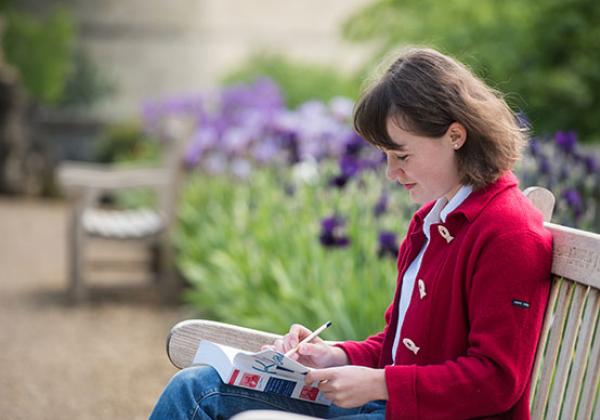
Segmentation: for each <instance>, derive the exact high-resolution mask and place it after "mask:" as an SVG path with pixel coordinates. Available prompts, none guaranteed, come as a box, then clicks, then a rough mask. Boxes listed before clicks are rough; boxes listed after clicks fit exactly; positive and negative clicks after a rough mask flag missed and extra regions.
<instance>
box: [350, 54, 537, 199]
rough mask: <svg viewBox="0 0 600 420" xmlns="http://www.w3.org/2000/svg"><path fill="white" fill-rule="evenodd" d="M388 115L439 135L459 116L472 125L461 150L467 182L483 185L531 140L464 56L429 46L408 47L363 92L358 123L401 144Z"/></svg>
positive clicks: (369, 133)
mask: <svg viewBox="0 0 600 420" xmlns="http://www.w3.org/2000/svg"><path fill="white" fill-rule="evenodd" d="M388 117H392V118H394V121H395V122H396V124H398V125H399V126H400V127H402V128H403V129H405V130H408V131H411V132H413V133H415V134H417V135H421V136H426V137H433V138H439V137H441V136H443V135H444V134H445V133H446V131H447V130H448V127H449V126H450V124H452V123H453V122H458V123H460V124H462V125H463V126H464V127H465V129H466V131H467V140H466V142H465V144H464V145H463V146H462V147H461V148H460V149H459V150H457V151H456V153H457V155H456V156H457V161H458V171H459V176H460V179H461V183H462V184H464V185H472V186H473V187H474V188H480V187H483V186H485V185H488V184H490V183H492V182H494V181H495V180H497V179H498V177H499V176H500V175H501V173H502V172H504V171H506V170H509V169H511V168H512V166H513V164H514V163H515V162H516V161H517V160H518V159H519V158H520V157H521V151H522V148H523V145H524V144H525V142H526V135H525V133H524V131H525V130H524V129H522V128H520V127H519V126H518V124H517V120H516V117H515V115H514V114H513V112H512V111H511V110H510V108H509V107H508V105H507V104H506V102H505V101H504V99H503V97H502V95H501V94H500V93H499V92H498V91H496V90H494V89H492V88H490V87H489V86H487V85H486V84H485V83H484V82H483V81H481V80H480V79H479V78H477V77H476V76H475V75H474V74H473V73H472V72H471V71H470V70H469V69H467V67H465V66H464V65H463V64H461V63H459V62H458V61H456V60H454V59H452V58H450V57H448V56H446V55H444V54H441V53H439V52H437V51H435V50H432V49H427V48H413V49H408V50H406V51H405V52H404V53H402V54H401V55H400V57H398V58H397V59H396V60H395V61H394V62H393V64H392V65H391V66H390V67H389V68H388V69H387V71H386V72H385V73H384V75H383V76H382V77H381V78H379V80H377V81H376V82H375V83H374V84H372V85H371V86H369V87H368V88H367V89H366V90H365V91H364V92H363V94H362V95H361V97H360V99H359V100H358V102H357V104H356V106H355V109H354V129H355V130H356V131H357V132H358V133H359V134H360V135H361V136H362V137H364V138H365V140H367V141H368V142H369V143H371V144H373V145H375V146H377V147H380V148H384V149H388V150H394V149H397V147H396V145H395V143H394V142H393V141H392V139H391V138H390V137H389V134H388V132H387V129H386V121H387V119H388Z"/></svg>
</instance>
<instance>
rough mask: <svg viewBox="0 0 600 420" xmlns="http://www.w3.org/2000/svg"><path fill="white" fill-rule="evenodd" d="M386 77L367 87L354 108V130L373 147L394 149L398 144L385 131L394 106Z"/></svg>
mask: <svg viewBox="0 0 600 420" xmlns="http://www.w3.org/2000/svg"><path fill="white" fill-rule="evenodd" d="M386 82H387V81H386V79H383V80H381V81H380V82H379V83H377V84H375V85H374V86H372V87H371V88H369V89H368V90H367V91H366V92H365V93H364V94H363V95H362V96H361V98H360V99H359V101H358V102H357V104H356V106H355V108H354V130H356V132H357V133H358V134H360V135H361V136H362V138H364V139H365V140H366V141H368V142H369V143H371V144H372V145H374V146H375V147H378V148H382V149H387V150H394V149H397V148H398V146H397V145H396V144H395V143H394V142H393V141H392V139H391V138H390V136H389V134H388V132H387V127H386V125H387V119H388V115H390V114H391V112H390V111H391V109H392V108H393V107H394V105H393V103H392V97H391V96H392V95H391V92H390V89H389V88H388V87H387V83H386Z"/></svg>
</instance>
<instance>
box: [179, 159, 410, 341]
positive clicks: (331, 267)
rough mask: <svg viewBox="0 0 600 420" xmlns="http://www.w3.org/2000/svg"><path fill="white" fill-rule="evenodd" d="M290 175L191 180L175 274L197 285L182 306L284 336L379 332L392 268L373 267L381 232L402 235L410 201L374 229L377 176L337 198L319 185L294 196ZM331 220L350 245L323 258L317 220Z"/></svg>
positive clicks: (399, 202)
mask: <svg viewBox="0 0 600 420" xmlns="http://www.w3.org/2000/svg"><path fill="white" fill-rule="evenodd" d="M330 169H331V168H330ZM288 172H289V171H286V172H283V170H281V171H279V172H278V171H276V170H274V169H261V170H259V171H258V172H255V173H254V175H253V177H252V178H251V180H250V182H240V180H233V179H228V178H226V177H225V176H217V177H215V176H213V177H208V176H205V175H202V174H197V175H195V176H194V177H193V178H192V179H191V180H190V182H189V184H188V185H187V187H186V189H185V193H184V196H183V197H184V198H183V200H182V203H181V205H180V210H179V220H180V223H179V226H178V229H177V234H176V240H175V242H176V246H177V248H178V255H179V256H178V266H179V268H180V269H181V270H182V272H183V274H184V276H185V277H186V278H187V279H188V280H189V281H190V282H191V283H192V285H193V289H192V290H191V291H189V292H188V293H187V295H186V297H187V300H188V301H189V302H191V303H193V304H194V305H195V307H196V308H197V309H198V310H200V311H201V313H202V315H203V316H208V317H211V318H213V319H218V320H221V321H225V322H231V323H235V324H239V325H244V326H247V327H252V328H260V329H265V330H269V331H275V332H280V333H284V332H285V331H287V330H288V328H289V325H290V324H292V323H302V324H305V325H306V326H308V327H309V328H316V327H317V326H318V325H320V324H321V323H323V322H324V321H325V320H328V319H331V320H333V327H332V328H331V329H330V331H328V332H327V334H326V335H325V337H326V338H329V339H342V338H346V339H347V338H356V339H360V338H364V337H366V336H367V335H369V334H371V333H374V332H376V331H378V330H379V329H381V328H382V327H383V324H384V320H383V313H384V311H385V309H386V307H387V305H388V304H389V302H390V301H391V298H392V294H393V291H394V285H395V279H396V278H395V271H396V264H395V260H394V259H392V258H385V259H378V258H377V256H376V251H377V244H378V238H377V232H378V229H380V228H381V229H388V230H394V231H396V232H398V234H399V235H403V234H404V233H405V230H406V227H407V220H403V219H402V216H401V215H402V214H403V213H402V210H401V209H404V208H406V206H405V204H406V203H405V201H403V200H406V196H404V195H403V196H393V197H392V198H391V199H392V201H391V207H392V210H391V211H390V213H389V214H386V215H384V216H383V217H382V218H379V219H377V218H375V217H374V216H373V212H372V207H371V206H372V204H373V203H374V202H375V201H376V199H377V197H378V195H379V194H380V192H381V188H382V185H383V181H382V180H381V179H380V178H379V177H377V176H375V175H374V174H373V173H368V174H365V175H363V178H362V179H361V180H358V181H357V180H353V181H352V182H351V183H350V184H349V185H348V186H347V187H346V189H345V190H343V191H340V190H338V189H335V188H327V187H325V185H324V184H325V183H326V182H325V179H326V177H323V178H322V179H323V181H321V182H318V183H314V184H306V183H304V184H298V185H295V187H294V193H293V195H290V192H289V190H290V186H291V185H293V184H292V182H291V180H290V179H288V176H287V174H288ZM323 172H325V170H323ZM331 173H333V171H331ZM285 185H288V187H287V188H285V187H284V186H285ZM286 191H287V192H286ZM336 212H337V213H338V214H340V215H344V216H345V217H346V220H347V224H346V234H347V235H348V236H349V237H350V239H351V244H350V245H349V246H348V247H347V248H324V247H323V246H322V245H321V244H320V243H319V232H320V220H321V219H322V218H324V217H327V216H330V215H332V214H334V213H336Z"/></svg>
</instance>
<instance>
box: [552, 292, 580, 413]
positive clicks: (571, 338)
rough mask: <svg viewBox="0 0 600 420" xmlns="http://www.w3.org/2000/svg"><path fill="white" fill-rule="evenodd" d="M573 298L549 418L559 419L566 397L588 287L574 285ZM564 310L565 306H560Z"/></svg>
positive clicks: (567, 309)
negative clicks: (570, 367)
mask: <svg viewBox="0 0 600 420" xmlns="http://www.w3.org/2000/svg"><path fill="white" fill-rule="evenodd" d="M574 287H575V290H574V292H573V298H572V299H571V302H570V304H569V305H568V306H566V307H565V308H564V311H565V312H566V313H567V326H566V329H565V331H564V334H563V337H562V340H561V343H560V352H559V356H558V365H557V367H556V373H555V375H554V381H553V382H554V383H553V384H552V393H551V395H550V404H549V405H548V414H547V418H548V419H558V418H559V417H560V409H561V405H562V404H563V401H564V397H565V390H566V385H567V377H568V375H569V366H570V365H571V361H572V360H573V349H574V348H575V341H576V340H577V332H578V330H579V326H580V324H581V313H582V312H583V307H584V303H585V300H586V297H587V293H588V290H589V289H588V288H587V287H577V286H576V285H575V286H574ZM560 309H561V310H563V308H560Z"/></svg>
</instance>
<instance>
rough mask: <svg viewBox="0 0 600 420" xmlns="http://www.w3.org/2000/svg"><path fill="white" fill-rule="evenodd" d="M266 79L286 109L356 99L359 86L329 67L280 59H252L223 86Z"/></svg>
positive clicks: (356, 82)
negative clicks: (339, 98)
mask: <svg viewBox="0 0 600 420" xmlns="http://www.w3.org/2000/svg"><path fill="white" fill-rule="evenodd" d="M261 76H267V77H269V78H271V79H273V80H274V81H275V82H276V83H277V84H278V85H279V87H280V88H281V90H282V92H283V95H284V97H285V100H286V104H287V106H288V107H290V108H295V107H296V106H298V105H300V104H301V103H303V102H306V101H308V100H311V99H320V100H322V101H325V102H326V101H328V100H329V99H331V98H333V97H335V96H346V97H349V98H354V97H356V95H357V93H358V87H359V84H360V83H359V82H358V80H355V79H353V78H352V77H350V76H348V75H345V74H342V73H340V72H339V71H338V70H335V69H333V68H330V67H326V66H321V65H315V64H306V63H300V62H294V61H292V60H290V59H287V58H284V57H282V56H280V55H272V54H271V55H269V54H258V55H254V56H252V57H251V58H250V59H249V60H248V62H246V63H245V64H244V65H243V66H242V67H241V68H240V69H238V70H236V71H234V72H232V73H231V74H230V75H228V76H226V77H225V79H224V82H225V83H227V84H231V83H239V82H245V83H248V82H252V81H254V80H255V79H257V78H258V77H261Z"/></svg>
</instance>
